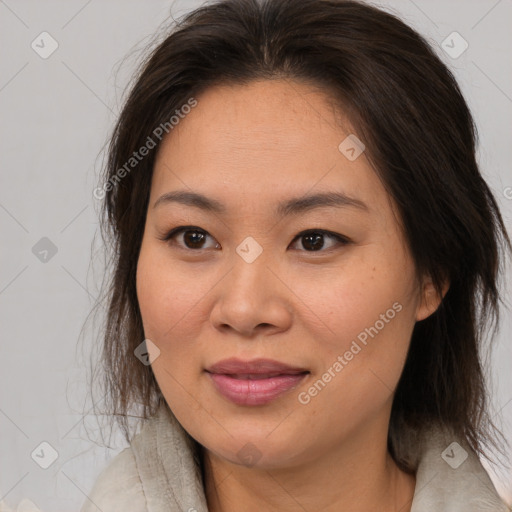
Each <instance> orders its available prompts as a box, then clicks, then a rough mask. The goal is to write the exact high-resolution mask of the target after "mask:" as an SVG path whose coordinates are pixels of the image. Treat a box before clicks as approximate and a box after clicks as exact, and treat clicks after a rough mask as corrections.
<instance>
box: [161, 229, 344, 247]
mask: <svg viewBox="0 0 512 512" xmlns="http://www.w3.org/2000/svg"><path fill="white" fill-rule="evenodd" d="M187 231H197V232H199V233H202V234H205V235H207V236H210V237H211V235H210V234H209V233H208V232H207V231H205V230H204V229H201V228H199V227H197V226H179V227H177V228H174V229H171V230H170V231H169V232H168V233H166V234H165V235H164V236H163V237H161V238H160V240H162V241H164V242H167V243H169V244H172V245H178V247H179V248H180V249H183V250H185V251H189V252H190V251H192V252H200V251H202V250H204V249H202V248H199V249H191V248H189V247H183V246H180V245H179V244H177V243H176V242H175V241H173V240H172V239H173V238H175V237H176V236H177V235H179V234H181V233H186V232H187ZM311 234H317V235H318V234H320V235H324V236H327V237H330V238H334V239H335V240H337V241H338V243H339V244H340V245H341V246H345V245H348V244H350V243H351V240H350V239H349V238H347V237H345V236H343V235H340V234H338V233H333V232H332V231H327V230H325V229H307V230H305V231H301V232H300V233H299V234H297V236H296V237H295V238H294V239H293V240H292V242H291V243H292V244H293V243H294V242H295V240H298V239H300V238H302V237H304V236H307V235H311ZM212 238H213V237H212ZM334 249H336V247H331V248H330V249H326V250H324V249H323V248H322V249H319V250H318V251H307V250H305V249H304V250H303V251H304V252H308V253H313V254H314V253H319V252H320V253H321V252H330V251H332V250H334Z"/></svg>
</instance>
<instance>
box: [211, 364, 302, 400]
mask: <svg viewBox="0 0 512 512" xmlns="http://www.w3.org/2000/svg"><path fill="white" fill-rule="evenodd" d="M206 371H207V373H208V375H209V377H210V378H211V379H212V382H213V384H214V386H215V388H216V389H217V391H218V392H219V393H220V394H221V395H223V396H224V397H225V398H227V399H228V400H231V401H232V402H233V403H235V404H237V405H264V404H267V403H269V402H271V401H272V400H274V399H276V398H278V397H279V396H281V395H282V394H284V393H286V392H287V391H289V390H291V389H293V388H295V387H297V386H298V385H299V383H300V382H301V381H302V380H303V379H304V377H305V376H306V375H307V374H309V371H308V370H306V369H305V368H299V367H293V366H290V365H287V364H284V363H281V362H279V361H274V360H271V359H253V360H251V361H242V360H240V359H234V358H232V359H224V360H222V361H219V362H218V363H216V364H214V365H212V366H211V367H209V368H208V369H207V370H206Z"/></svg>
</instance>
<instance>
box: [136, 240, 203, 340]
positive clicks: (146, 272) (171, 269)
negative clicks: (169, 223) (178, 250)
mask: <svg viewBox="0 0 512 512" xmlns="http://www.w3.org/2000/svg"><path fill="white" fill-rule="evenodd" d="M203 287H204V286H203V285H201V283H199V282H198V281H196V280H195V279H194V281H193V282H191V278H190V275H189V273H188V272H186V271H180V269H179V266H177V265H175V264H174V263H173V262H171V260H170V258H168V257H166V255H165V251H161V250H160V248H153V247H149V246H148V247H145V246H144V244H143V247H142V248H141V253H140V256H139V261H138V264H137V298H138V302H139V307H140V311H141V315H142V321H143V325H144V332H145V334H146V336H147V337H148V338H150V339H151V337H152V336H153V337H154V338H155V339H160V340H161V341H164V340H165V339H167V338H169V337H173V336H174V334H173V333H177V332H179V331H180V330H182V329H184V327H185V326H186V327H187V331H190V330H191V329H192V327H193V326H194V325H197V323H195V322H194V321H193V320H191V317H193V316H194V313H195V310H196V309H197V306H198V302H199V297H201V294H203V295H204V293H205V291H204V290H203ZM194 306H195V307H194ZM196 314H197V312H196Z"/></svg>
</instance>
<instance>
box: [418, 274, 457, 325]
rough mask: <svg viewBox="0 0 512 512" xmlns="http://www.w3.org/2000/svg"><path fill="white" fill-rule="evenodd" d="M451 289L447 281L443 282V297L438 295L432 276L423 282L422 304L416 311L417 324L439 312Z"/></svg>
mask: <svg viewBox="0 0 512 512" xmlns="http://www.w3.org/2000/svg"><path fill="white" fill-rule="evenodd" d="M449 288H450V283H449V281H448V280H447V279H446V280H445V281H444V282H443V286H442V295H441V296H440V295H439V294H438V293H437V291H436V289H435V287H434V284H433V283H432V279H431V277H430V276H428V277H427V278H425V279H424V280H423V283H422V286H421V294H420V303H419V305H418V309H417V310H416V321H417V322H419V321H420V320H425V318H428V317H429V316H430V315H431V314H432V313H434V312H435V311H436V310H437V308H438V307H439V305H440V304H441V302H442V300H443V299H444V296H445V295H446V292H447V291H448V289H449Z"/></svg>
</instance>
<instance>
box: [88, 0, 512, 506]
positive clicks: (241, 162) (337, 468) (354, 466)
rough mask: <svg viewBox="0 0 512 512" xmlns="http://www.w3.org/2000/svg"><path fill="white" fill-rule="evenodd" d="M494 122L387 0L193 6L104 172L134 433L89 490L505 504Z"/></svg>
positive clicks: (237, 499)
mask: <svg viewBox="0 0 512 512" xmlns="http://www.w3.org/2000/svg"><path fill="white" fill-rule="evenodd" d="M475 138H476V131H475V128H474V125H473V120H472V117H471V114H470V112H469V110H468V107H467V105H466V102H465V100H464V98H463V97H462V95H461V93H460V90H459V87H458V85H457V83H456V81H455V79H454V78H453V76H452V74H451V73H450V71H449V70H448V69H447V68H446V66H445V65H444V64H443V63H442V62H441V61H440V60H439V58H438V57H437V56H436V54H435V53H434V51H433V50H432V49H431V48H430V47H429V46H428V44H427V43H426V42H425V40H424V39H423V38H422V37H421V36H420V35H418V34H417V33H416V32H414V31H413V30H412V29H411V28H409V27H408V26H406V25H405V24H404V23H403V22H401V21H400V20H399V19H397V18H396V17H394V16H392V15H390V14H387V13H385V12H383V11H381V10H378V9H377V8H374V7H370V6H368V5H365V4H363V3H359V2H352V1H335V0H332V1H325V0H301V1H297V0H268V1H260V2H258V1H256V0H225V1H222V2H218V3H215V4H212V5H209V6H206V7H202V8H200V9H198V10H196V11H194V12H193V13H191V14H189V15H188V16H187V17H186V18H185V19H184V20H183V21H182V22H181V23H180V24H179V25H178V26H177V27H176V29H175V30H174V31H173V32H172V33H171V34H170V35H168V37H166V38H165V40H164V41H163V42H161V43H160V44H159V46H158V48H156V50H155V51H154V52H153V53H152V54H151V55H150V56H149V58H148V59H147V61H146V62H145V64H144V66H143V68H142V70H141V72H140V74H139V75H138V76H137V80H136V83H135V84H134V86H133V89H132V91H131V94H130V96H129V98H128V100H127V102H126V104H125V106H124V109H123V111H122V113H121V116H120V118H119V121H118V123H117V126H116V129H115V132H114V134H113V137H112V141H111V145H110V148H109V161H108V166H107V169H106V175H105V181H104V184H103V185H102V186H101V187H99V188H98V189H97V190H96V191H95V195H96V196H97V197H102V198H103V197H104V213H105V224H104V228H105V232H104V234H105V238H106V239H107V241H112V242H113V245H112V249H113V251H114V252H113V254H114V262H113V263H114V269H113V274H112V275H113V280H112V283H111V287H110V308H109V312H108V318H107V327H106V334H105V340H104V341H105V346H104V355H105V363H106V366H107V369H108V373H107V375H106V384H107V390H108V398H109V400H110V405H111V413H112V414H116V415H118V418H120V424H121V426H122V427H123V428H124V431H125V434H126V438H127V441H128V442H129V443H130V447H129V448H127V449H125V450H124V451H123V452H121V453H120V454H119V455H118V456H117V457H115V458H114V460H113V461H112V462H111V463H110V464H109V466H108V467H107V468H106V469H105V470H104V471H103V473H102V474H101V475H100V476H99V478H98V480H97V482H96V484H95V486H94V488H93V489H92V491H91V493H90V494H89V496H88V499H87V500H86V502H85V504H84V507H83V509H82V510H83V511H84V512H90V511H93V510H97V509H99V510H102V511H103V512H108V511H114V510H123V511H143V510H144V511H145V510H147V511H149V512H160V511H161V512H163V511H169V510H172V511H178V510H180V511H183V510H188V511H198V512H202V511H207V510H208V511H210V512H221V511H222V512H231V511H234V510H248V511H253V510H254V511H256V510H258V511H259V510H269V511H285V512H287V511H296V510H307V511H320V510H321V511H324V512H325V511H327V512H331V511H338V510H350V511H366V510H382V511H396V510H400V511H411V512H423V511H433V510H436V511H437V512H440V511H455V510H462V509H464V510H486V511H491V510H492V511H505V510H507V506H506V505H505V503H504V502H503V501H502V500H501V499H500V497H499V496H498V494H497V492H496V490H495V488H494V486H493V484H492V482H491V480H490V479H489V476H488V475H487V473H486V472H485V470H484V468H483V467H482V465H481V463H480V460H479V455H484V456H486V455H487V448H486V445H490V446H495V447H497V446H498V443H497V436H498V434H499V432H498V431H497V430H496V429H495V427H494V425H493V423H492V421H491V420H490V417H489V415H488V412H487V394H486V390H485V381H484V377H483V370H482V367H481V363H480V358H479V351H480V350H481V345H482V343H483V341H484V338H485V334H486V333H487V332H488V330H489V328H490V327H491V326H492V325H493V320H496V319H497V316H498V304H499V291H498V287H497V280H498V277H499V272H498V271H499V269H500V262H501V257H500V249H501V248H502V247H503V248H505V249H510V240H509V238H508V236H507V233H506V231H505V228H504V225H503V221H502V218H501V215H500V212H499V210H498V207H497V203H496V201H495V199H494V197H493V195H492V193H491V191H490V189H489V188H488V186H487V185H486V183H485V181H484V180H483V178H482V176H481V174H480V172H479V169H478V165H477V163H476V160H475ZM486 329H487V331H486ZM137 403H138V404H139V405H141V406H142V408H143V414H142V416H143V418H144V419H145V420H147V421H145V424H144V425H143V429H142V431H141V432H139V433H138V434H137V435H136V436H132V435H131V434H130V432H129V429H128V427H127V417H128V413H129V412H130V411H131V410H132V407H133V406H134V405H135V404H137Z"/></svg>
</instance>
